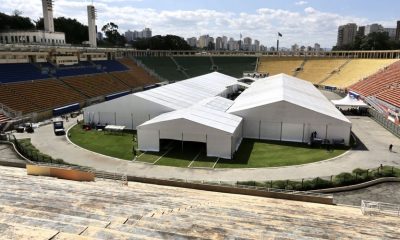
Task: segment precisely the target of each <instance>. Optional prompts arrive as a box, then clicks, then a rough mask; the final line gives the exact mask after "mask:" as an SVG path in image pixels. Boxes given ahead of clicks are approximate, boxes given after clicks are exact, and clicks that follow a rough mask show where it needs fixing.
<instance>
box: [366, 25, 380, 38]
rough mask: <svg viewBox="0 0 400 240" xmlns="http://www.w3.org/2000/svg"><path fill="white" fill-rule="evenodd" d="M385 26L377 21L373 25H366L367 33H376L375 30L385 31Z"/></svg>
mask: <svg viewBox="0 0 400 240" xmlns="http://www.w3.org/2000/svg"><path fill="white" fill-rule="evenodd" d="M383 30H384V29H383V26H382V25H380V24H377V23H374V24H371V25H367V26H365V35H368V34H370V33H374V32H383Z"/></svg>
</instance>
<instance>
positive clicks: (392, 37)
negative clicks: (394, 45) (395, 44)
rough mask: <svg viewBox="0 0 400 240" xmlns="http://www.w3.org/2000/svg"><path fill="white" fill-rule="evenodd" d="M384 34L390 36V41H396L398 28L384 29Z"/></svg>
mask: <svg viewBox="0 0 400 240" xmlns="http://www.w3.org/2000/svg"><path fill="white" fill-rule="evenodd" d="M383 32H385V33H387V34H388V36H389V38H390V40H395V39H396V28H384V29H383Z"/></svg>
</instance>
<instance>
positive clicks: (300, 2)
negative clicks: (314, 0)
mask: <svg viewBox="0 0 400 240" xmlns="http://www.w3.org/2000/svg"><path fill="white" fill-rule="evenodd" d="M294 4H295V5H298V6H302V5H306V4H308V2H307V1H298V2H295V3H294Z"/></svg>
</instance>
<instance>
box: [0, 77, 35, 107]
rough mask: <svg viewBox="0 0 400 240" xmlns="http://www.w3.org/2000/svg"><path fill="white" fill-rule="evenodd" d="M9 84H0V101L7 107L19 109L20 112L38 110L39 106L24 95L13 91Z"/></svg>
mask: <svg viewBox="0 0 400 240" xmlns="http://www.w3.org/2000/svg"><path fill="white" fill-rule="evenodd" d="M9 85H11V84H0V93H1V94H0V103H2V104H5V105H6V106H7V107H9V108H11V109H13V110H15V111H21V112H22V113H30V112H35V111H38V110H40V107H39V106H37V105H36V104H34V103H33V102H31V100H30V99H27V98H26V97H25V96H22V95H21V94H19V93H17V92H15V91H13V90H12V88H9Z"/></svg>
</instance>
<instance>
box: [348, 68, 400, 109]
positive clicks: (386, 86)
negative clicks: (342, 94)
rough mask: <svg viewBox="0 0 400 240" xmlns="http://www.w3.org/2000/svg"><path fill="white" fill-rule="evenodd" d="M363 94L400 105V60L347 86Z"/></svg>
mask: <svg viewBox="0 0 400 240" xmlns="http://www.w3.org/2000/svg"><path fill="white" fill-rule="evenodd" d="M349 89H350V90H352V91H355V92H357V93H359V94H361V95H363V96H375V97H377V98H378V99H381V100H383V101H385V102H388V103H389V104H392V105H394V106H397V107H400V97H399V96H400V90H399V89H400V61H397V62H395V63H393V64H391V65H389V66H387V67H385V68H384V69H382V70H381V71H379V72H377V73H375V74H373V75H371V76H369V77H368V78H366V79H364V80H363V81H360V82H358V83H355V84H353V85H352V86H350V87H349Z"/></svg>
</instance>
